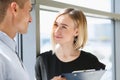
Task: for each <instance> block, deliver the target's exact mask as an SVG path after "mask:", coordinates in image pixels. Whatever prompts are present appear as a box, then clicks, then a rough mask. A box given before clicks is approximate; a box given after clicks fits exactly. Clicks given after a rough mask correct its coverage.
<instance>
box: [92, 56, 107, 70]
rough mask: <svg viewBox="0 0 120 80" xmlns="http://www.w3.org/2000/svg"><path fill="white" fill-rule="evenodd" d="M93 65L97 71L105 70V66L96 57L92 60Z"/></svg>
mask: <svg viewBox="0 0 120 80" xmlns="http://www.w3.org/2000/svg"><path fill="white" fill-rule="evenodd" d="M92 64H93V66H94V68H95V69H96V70H100V69H103V70H104V69H105V67H106V66H105V64H103V63H101V62H100V61H99V60H98V58H97V57H96V56H94V58H93V59H92Z"/></svg>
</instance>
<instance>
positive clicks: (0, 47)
mask: <svg viewBox="0 0 120 80" xmlns="http://www.w3.org/2000/svg"><path fill="white" fill-rule="evenodd" d="M15 46H16V43H15V41H14V40H13V39H11V38H10V37H9V36H8V35H7V34H5V33H3V32H1V31H0V80H30V79H29V76H28V74H27V72H26V71H25V69H24V68H23V67H22V65H21V62H20V60H19V58H18V56H17V55H16V53H15Z"/></svg>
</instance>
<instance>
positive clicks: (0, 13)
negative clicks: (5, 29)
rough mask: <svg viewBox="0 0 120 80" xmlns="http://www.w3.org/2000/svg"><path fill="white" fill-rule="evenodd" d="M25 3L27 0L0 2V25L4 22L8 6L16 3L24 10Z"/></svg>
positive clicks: (0, 0) (4, 0)
mask: <svg viewBox="0 0 120 80" xmlns="http://www.w3.org/2000/svg"><path fill="white" fill-rule="evenodd" d="M26 1H28V0H0V23H1V22H2V21H3V20H4V17H5V15H6V11H7V9H8V6H9V4H11V3H12V2H16V3H17V4H18V5H19V7H20V8H24V4H25V2H26Z"/></svg>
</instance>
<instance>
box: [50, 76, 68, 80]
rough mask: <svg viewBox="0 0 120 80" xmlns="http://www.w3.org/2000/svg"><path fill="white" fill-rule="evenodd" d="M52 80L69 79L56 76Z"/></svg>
mask: <svg viewBox="0 0 120 80" xmlns="http://www.w3.org/2000/svg"><path fill="white" fill-rule="evenodd" d="M51 80H67V79H66V78H64V77H61V76H55V77H53V78H52V79H51Z"/></svg>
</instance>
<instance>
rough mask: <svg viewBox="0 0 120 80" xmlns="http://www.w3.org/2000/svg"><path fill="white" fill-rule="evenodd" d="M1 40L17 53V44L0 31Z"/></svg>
mask: <svg viewBox="0 0 120 80" xmlns="http://www.w3.org/2000/svg"><path fill="white" fill-rule="evenodd" d="M0 40H1V41H2V42H3V43H4V44H5V45H6V46H8V47H9V48H10V49H11V50H13V51H16V50H15V49H16V43H15V41H14V40H13V39H11V38H10V37H9V36H8V35H7V34H6V33H4V32H2V31H0Z"/></svg>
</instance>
